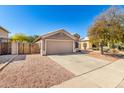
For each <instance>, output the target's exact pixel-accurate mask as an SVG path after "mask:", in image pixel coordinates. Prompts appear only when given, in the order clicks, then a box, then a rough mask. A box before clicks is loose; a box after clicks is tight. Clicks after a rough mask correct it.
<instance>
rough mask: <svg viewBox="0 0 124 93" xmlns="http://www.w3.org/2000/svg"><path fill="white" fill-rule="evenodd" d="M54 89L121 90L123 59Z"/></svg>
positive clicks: (123, 78) (123, 80)
mask: <svg viewBox="0 0 124 93" xmlns="http://www.w3.org/2000/svg"><path fill="white" fill-rule="evenodd" d="M53 87H54V88H64V87H65V88H72V87H74V88H94V87H95V88H123V87H124V59H120V60H118V61H116V62H114V63H112V64H109V65H107V66H104V67H103V68H100V69H97V70H95V71H92V72H90V73H87V74H85V75H81V76H77V77H75V78H73V79H70V80H68V81H65V82H63V83H61V84H60V85H57V86H53Z"/></svg>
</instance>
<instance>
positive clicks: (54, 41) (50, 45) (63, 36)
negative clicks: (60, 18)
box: [35, 29, 76, 55]
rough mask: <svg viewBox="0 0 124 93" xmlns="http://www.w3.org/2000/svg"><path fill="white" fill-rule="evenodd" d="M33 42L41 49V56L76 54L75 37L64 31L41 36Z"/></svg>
mask: <svg viewBox="0 0 124 93" xmlns="http://www.w3.org/2000/svg"><path fill="white" fill-rule="evenodd" d="M35 42H36V43H39V45H40V47H41V51H40V53H41V55H49V54H64V53H72V52H76V47H75V37H74V36H73V35H71V34H70V33H69V32H67V31H65V30H64V29H61V30H58V31H54V32H51V33H48V34H45V35H42V36H40V37H39V38H37V39H36V40H35Z"/></svg>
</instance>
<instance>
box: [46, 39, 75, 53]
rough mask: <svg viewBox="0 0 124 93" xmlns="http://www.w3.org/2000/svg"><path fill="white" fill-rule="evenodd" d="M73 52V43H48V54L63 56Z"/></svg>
mask: <svg viewBox="0 0 124 93" xmlns="http://www.w3.org/2000/svg"><path fill="white" fill-rule="evenodd" d="M72 51H73V41H47V54H63V53H71V52H72Z"/></svg>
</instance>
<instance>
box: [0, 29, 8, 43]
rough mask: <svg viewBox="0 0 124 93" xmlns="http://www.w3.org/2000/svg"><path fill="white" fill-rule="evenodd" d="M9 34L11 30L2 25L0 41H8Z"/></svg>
mask: <svg viewBox="0 0 124 93" xmlns="http://www.w3.org/2000/svg"><path fill="white" fill-rule="evenodd" d="M8 34H9V32H8V31H7V30H6V29H5V28H3V27H0V42H7V41H8Z"/></svg>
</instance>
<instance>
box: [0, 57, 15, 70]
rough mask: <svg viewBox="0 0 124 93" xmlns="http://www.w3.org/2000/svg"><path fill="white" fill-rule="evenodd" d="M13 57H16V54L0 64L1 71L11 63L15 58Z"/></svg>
mask: <svg viewBox="0 0 124 93" xmlns="http://www.w3.org/2000/svg"><path fill="white" fill-rule="evenodd" d="M15 57H17V55H15V56H14V57H12V58H11V59H10V60H9V61H7V62H6V63H4V64H3V65H2V66H0V71H2V70H3V69H4V68H5V67H6V66H7V65H8V64H9V63H11V62H12V61H13V60H14V59H15Z"/></svg>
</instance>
